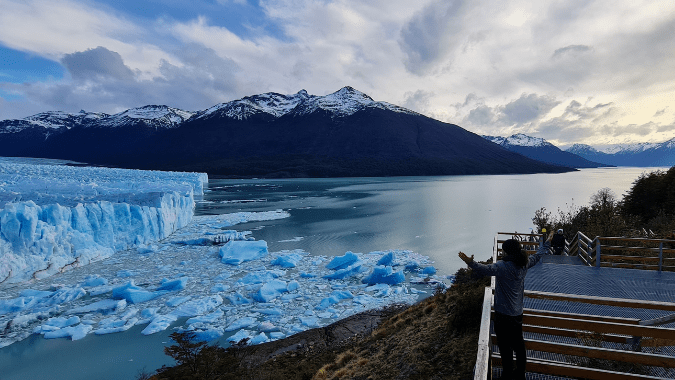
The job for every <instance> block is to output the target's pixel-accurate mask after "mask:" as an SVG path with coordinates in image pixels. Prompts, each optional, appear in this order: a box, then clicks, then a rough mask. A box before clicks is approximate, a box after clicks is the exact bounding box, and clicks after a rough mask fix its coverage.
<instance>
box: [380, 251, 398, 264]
mask: <svg viewBox="0 0 675 380" xmlns="http://www.w3.org/2000/svg"><path fill="white" fill-rule="evenodd" d="M394 259H395V257H394V252H393V251H390V252H389V253H387V254H386V255H384V256H382V258H380V260H378V261H377V265H383V266H387V265H393V264H394Z"/></svg>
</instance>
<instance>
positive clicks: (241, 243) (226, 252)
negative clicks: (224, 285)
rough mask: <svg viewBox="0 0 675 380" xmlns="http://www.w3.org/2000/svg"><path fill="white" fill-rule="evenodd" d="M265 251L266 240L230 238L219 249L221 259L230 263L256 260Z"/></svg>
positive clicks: (225, 262) (236, 263)
mask: <svg viewBox="0 0 675 380" xmlns="http://www.w3.org/2000/svg"><path fill="white" fill-rule="evenodd" d="M267 253H268V252H267V242H266V241H264V240H257V241H247V240H232V241H229V242H227V244H225V245H224V246H223V247H222V248H220V251H219V255H220V258H221V261H222V262H223V263H224V264H230V265H239V264H241V263H243V262H244V261H252V260H257V259H259V258H261V257H263V256H266V255H267Z"/></svg>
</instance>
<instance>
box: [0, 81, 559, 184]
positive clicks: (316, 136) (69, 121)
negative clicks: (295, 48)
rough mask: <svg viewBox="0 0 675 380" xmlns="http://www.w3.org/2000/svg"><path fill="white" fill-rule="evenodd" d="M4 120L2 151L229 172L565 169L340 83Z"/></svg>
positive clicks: (415, 172) (307, 173)
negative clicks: (320, 88) (214, 101)
mask: <svg viewBox="0 0 675 380" xmlns="http://www.w3.org/2000/svg"><path fill="white" fill-rule="evenodd" d="M49 115H50V116H49V117H46V116H40V115H35V116H32V117H30V118H26V119H21V120H5V121H2V122H0V133H3V136H2V138H1V139H0V156H21V157H44V158H60V159H68V160H73V161H79V162H87V163H92V164H101V165H114V166H121V167H128V168H142V169H170V170H184V171H206V172H208V173H210V174H214V175H218V174H219V175H229V176H238V177H240V176H312V177H326V176H383V175H448V174H490V173H535V172H561V171H568V170H570V169H568V168H561V167H558V166H551V165H548V164H545V163H542V162H539V161H535V160H531V159H528V158H526V157H523V156H521V155H519V154H515V153H513V152H510V151H508V150H507V149H504V148H501V147H499V146H496V145H495V144H492V143H490V142H488V141H485V140H484V139H483V138H481V137H480V136H478V135H476V134H473V133H471V132H468V131H466V130H464V129H462V128H460V127H458V126H456V125H453V124H447V123H443V122H440V121H438V120H434V119H431V118H428V117H426V116H423V115H420V114H418V113H416V112H413V111H410V110H407V109H405V108H402V107H399V106H396V105H393V104H389V103H385V102H378V101H375V100H373V99H372V98H371V97H370V96H368V95H366V94H364V93H362V92H360V91H357V90H355V89H354V88H352V87H344V88H342V89H340V90H339V91H337V92H334V93H332V94H329V95H325V96H316V95H310V94H308V93H307V91H304V90H302V91H299V92H298V93H296V94H291V95H282V94H278V93H265V94H259V95H253V96H247V97H244V98H242V99H238V100H234V101H231V102H226V103H221V104H218V105H215V106H213V107H210V108H208V109H206V110H203V111H199V112H189V111H183V110H179V109H176V108H171V107H167V106H145V107H140V108H134V109H130V110H127V111H124V112H121V113H118V114H114V115H107V114H91V113H86V112H81V113H78V114H66V113H50V114H49Z"/></svg>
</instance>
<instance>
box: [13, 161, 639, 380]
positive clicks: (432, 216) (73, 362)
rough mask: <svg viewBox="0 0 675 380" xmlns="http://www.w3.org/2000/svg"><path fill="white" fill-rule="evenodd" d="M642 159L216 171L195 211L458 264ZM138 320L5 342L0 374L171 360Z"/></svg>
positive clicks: (128, 367) (97, 370)
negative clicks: (436, 168) (272, 173)
mask: <svg viewBox="0 0 675 380" xmlns="http://www.w3.org/2000/svg"><path fill="white" fill-rule="evenodd" d="M651 170H652V169H645V168H612V169H584V170H581V171H578V172H572V173H564V174H533V175H503V176H456V177H415V178H412V177H407V178H358V179H354V178H347V179H288V180H212V181H210V183H209V189H208V191H207V192H206V194H205V195H204V201H203V202H202V203H199V204H198V207H197V210H196V212H197V214H202V215H203V214H218V213H231V212H238V211H268V210H276V209H284V210H288V211H289V213H290V215H291V216H290V217H289V218H285V219H279V220H274V221H264V222H252V223H246V224H240V225H237V226H235V229H237V230H250V231H252V236H253V237H255V238H256V239H257V240H266V241H267V243H268V245H269V249H270V251H278V250H282V249H296V248H301V249H304V250H305V251H307V252H310V253H312V254H319V255H342V254H344V253H345V252H346V251H353V252H370V251H373V250H385V249H408V250H412V251H415V252H418V253H420V254H423V255H426V256H429V257H431V258H432V260H434V261H435V266H436V268H437V269H438V271H439V274H453V273H454V272H455V271H456V270H457V269H458V268H460V267H461V266H462V265H463V263H462V262H461V261H460V260H459V258H457V252H458V251H460V250H462V251H464V252H466V253H467V254H470V255H471V254H474V255H475V256H476V258H477V259H484V258H487V257H488V256H489V255H490V254H491V251H492V244H493V238H494V236H495V234H496V233H497V232H500V231H502V232H505V231H521V232H526V231H528V229H529V228H531V227H532V220H531V219H532V216H533V215H534V212H535V210H537V209H539V208H540V207H546V208H547V209H548V210H549V211H554V212H555V211H556V210H557V209H558V207H560V208H562V209H563V210H566V209H567V207H568V206H569V205H572V204H575V205H585V204H587V203H588V201H589V199H590V196H591V195H592V194H594V193H595V192H597V191H598V190H599V189H601V188H604V187H608V188H610V189H611V190H612V191H614V193H615V194H616V195H617V196H618V197H621V195H623V194H624V193H625V192H626V191H627V190H628V189H629V188H630V186H631V184H632V182H633V181H634V180H635V179H636V178H637V177H638V176H639V175H640V174H641V173H642V172H645V171H651ZM130 269H133V268H130ZM143 327H144V326H136V327H134V328H132V329H131V330H129V331H127V332H124V333H118V334H111V335H104V336H95V335H88V336H87V337H86V338H84V339H82V340H80V341H75V342H72V341H69V340H65V339H58V340H46V339H43V338H42V337H41V336H32V337H31V338H29V339H26V340H24V341H21V342H18V343H15V344H12V345H10V346H8V347H5V348H2V349H0V379H2V380H14V379H17V380H19V379H21V380H23V379H34V380H39V379H50V380H62V379H63V380H66V379H69V380H78V379H101V380H107V379H111V380H112V379H134V378H136V375H137V374H138V372H139V371H140V370H142V369H143V368H145V369H146V370H148V371H154V370H155V369H156V368H159V367H160V366H161V365H163V364H167V365H170V364H172V362H173V361H172V360H171V359H170V358H168V357H166V356H165V355H164V354H163V352H162V349H163V347H164V346H165V345H167V342H168V341H169V339H168V335H169V334H170V333H171V329H170V328H169V329H167V330H165V331H164V332H161V333H157V334H153V335H150V336H144V335H142V334H140V332H139V331H140V330H141V329H142V328H143Z"/></svg>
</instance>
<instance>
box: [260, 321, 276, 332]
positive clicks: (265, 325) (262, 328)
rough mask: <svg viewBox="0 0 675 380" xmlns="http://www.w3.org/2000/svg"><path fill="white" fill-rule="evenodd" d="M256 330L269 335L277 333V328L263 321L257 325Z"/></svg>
mask: <svg viewBox="0 0 675 380" xmlns="http://www.w3.org/2000/svg"><path fill="white" fill-rule="evenodd" d="M258 330H260V331H262V332H266V333H269V332H274V331H279V327H277V326H275V325H274V324H273V323H272V322H269V321H264V322H261V323H260V324H259V325H258Z"/></svg>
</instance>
